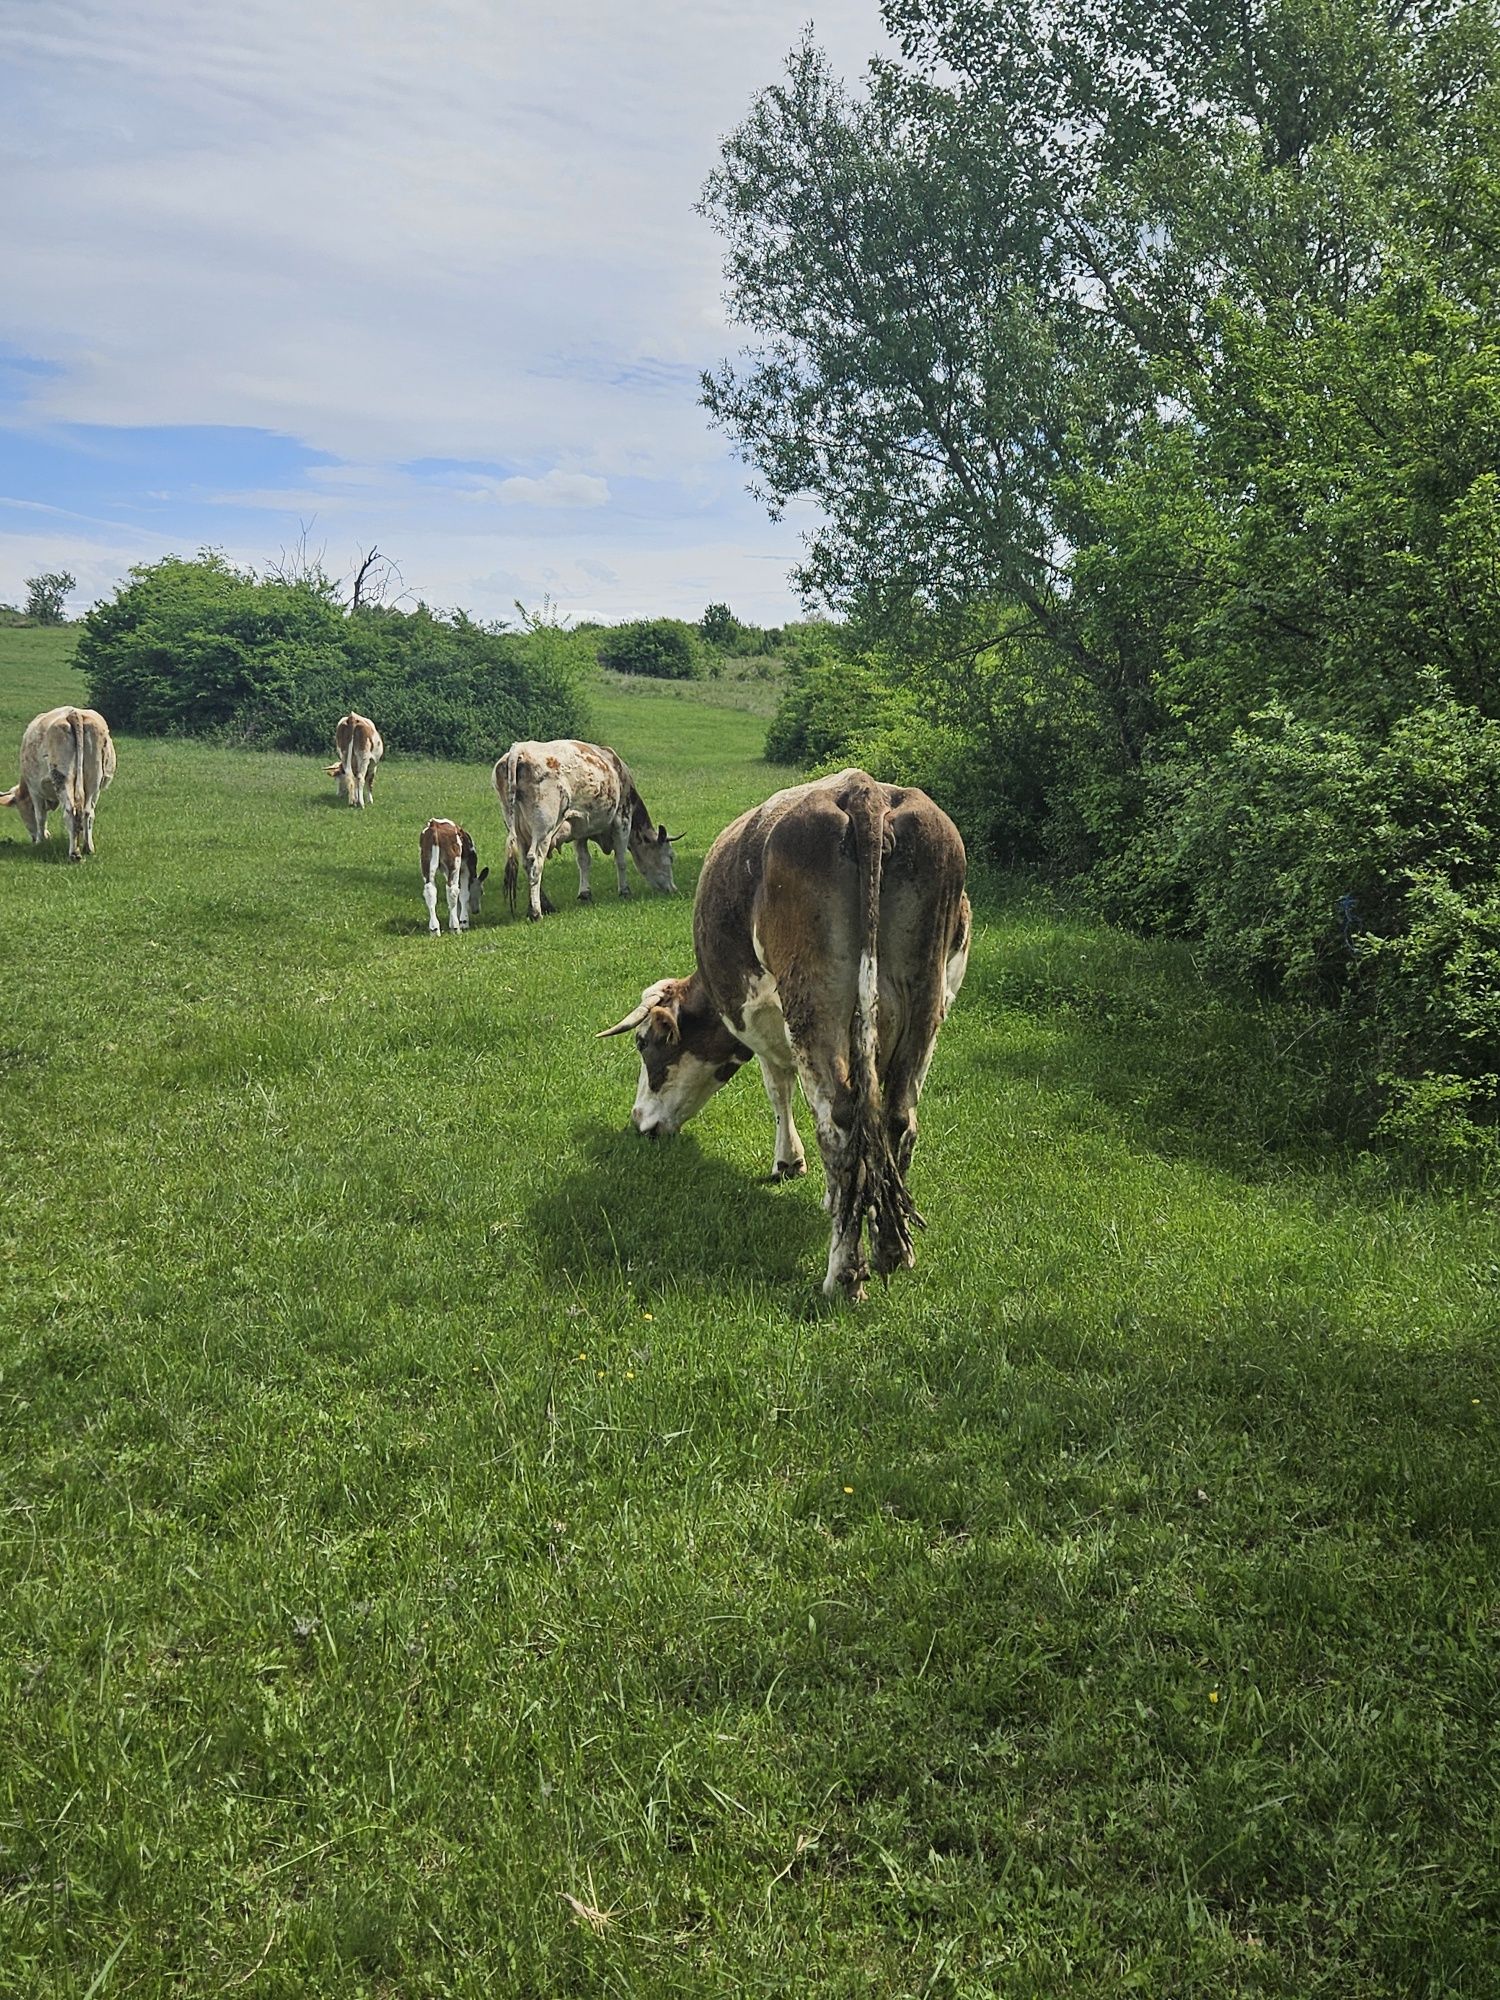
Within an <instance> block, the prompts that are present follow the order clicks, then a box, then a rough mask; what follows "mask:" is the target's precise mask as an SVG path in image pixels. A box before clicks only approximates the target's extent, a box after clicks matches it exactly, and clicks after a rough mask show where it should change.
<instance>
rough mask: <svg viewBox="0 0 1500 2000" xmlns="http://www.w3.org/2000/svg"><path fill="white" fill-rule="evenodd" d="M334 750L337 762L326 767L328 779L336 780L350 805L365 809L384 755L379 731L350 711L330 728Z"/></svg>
mask: <svg viewBox="0 0 1500 2000" xmlns="http://www.w3.org/2000/svg"><path fill="white" fill-rule="evenodd" d="M333 747H334V749H335V750H336V751H337V752H338V758H339V761H338V762H337V763H336V764H330V765H329V766H328V775H329V777H330V778H337V779H338V781H339V783H340V785H341V786H342V788H343V793H344V797H345V798H346V799H347V800H348V801H349V803H350V805H351V806H367V805H369V804H370V803H371V802H372V800H373V799H374V797H375V769H376V766H377V765H378V764H379V762H380V760H381V758H382V757H383V756H384V755H385V744H384V742H383V741H382V740H381V735H380V731H379V730H378V729H377V728H376V727H375V725H374V723H373V722H371V720H370V718H369V716H367V715H356V714H355V712H354V710H353V709H352V708H351V709H350V711H349V713H348V714H347V715H341V716H340V717H339V719H338V721H337V722H336V723H335V724H334V726H333Z"/></svg>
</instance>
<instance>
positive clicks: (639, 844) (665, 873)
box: [630, 798, 682, 896]
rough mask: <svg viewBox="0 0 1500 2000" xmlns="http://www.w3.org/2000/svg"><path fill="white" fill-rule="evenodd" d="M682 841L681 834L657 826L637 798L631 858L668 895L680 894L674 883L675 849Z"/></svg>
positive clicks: (633, 821) (633, 818)
mask: <svg viewBox="0 0 1500 2000" xmlns="http://www.w3.org/2000/svg"><path fill="white" fill-rule="evenodd" d="M681 838H682V835H681V834H680V833H668V832H667V829H666V828H665V827H664V826H653V825H652V824H651V815H650V813H648V812H647V811H646V808H645V807H644V806H643V805H642V804H641V802H640V799H639V798H637V799H636V802H635V811H634V813H633V814H632V816H631V821H630V858H631V859H632V860H633V861H634V863H635V865H636V867H637V868H639V869H640V871H641V873H642V874H643V875H644V876H645V878H646V880H647V881H648V882H649V883H650V884H651V886H652V888H653V889H660V890H661V892H662V894H663V895H664V896H675V895H676V894H677V884H676V883H675V882H674V881H673V880H672V847H673V844H674V842H676V841H679V840H681Z"/></svg>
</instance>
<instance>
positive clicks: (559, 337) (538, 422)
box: [0, 0, 885, 624]
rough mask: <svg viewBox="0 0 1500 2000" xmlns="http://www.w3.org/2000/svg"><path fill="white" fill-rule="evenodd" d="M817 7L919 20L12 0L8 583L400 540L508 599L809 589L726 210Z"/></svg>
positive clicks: (819, 2)
mask: <svg viewBox="0 0 1500 2000" xmlns="http://www.w3.org/2000/svg"><path fill="white" fill-rule="evenodd" d="M809 24H810V25H811V27H812V30H813V33H814V36H815V38H816V40H817V41H818V42H819V43H820V44H821V46H823V47H824V48H825V49H826V50H827V51H828V53H829V54H830V56H831V57H832V59H833V61H834V63H835V65H836V66H837V67H838V68H839V69H840V70H841V71H842V73H843V74H844V75H845V76H847V77H849V78H850V79H851V80H854V79H857V77H858V76H859V74H860V72H861V71H862V69H863V67H864V64H865V62H866V61H867V60H868V58H869V57H870V56H871V55H872V54H874V53H876V52H877V51H878V50H879V49H881V48H882V47H883V46H885V44H884V42H883V39H882V35H881V30H880V23H879V18H878V12H877V5H876V0H756V3H755V4H752V5H749V6H746V5H743V4H738V0H636V4H634V5H629V6H627V5H621V4H616V5H610V4H608V0H488V4H486V0H373V4H372V0H360V4H355V0H243V4H241V5H239V6H229V5H226V4H224V0H0V178H3V185H4V188H5V200H4V202H3V204H0V603H5V602H9V603H18V602H19V601H20V600H21V599H22V598H23V597H24V594H25V592H24V579H25V578H26V577H28V576H31V575H35V574H37V573H39V572H40V571H44V570H52V571H55V570H68V571H71V572H72V573H73V574H74V575H75V576H76V577H77V579H78V587H77V589H76V590H75V591H74V592H73V595H72V597H71V598H70V600H69V610H70V612H72V613H73V614H75V615H76V614H78V613H80V612H82V611H83V610H85V609H86V608H87V606H88V605H89V604H91V603H93V602H95V601H97V600H98V599H100V598H102V597H108V596H110V595H111V594H112V593H113V591H114V589H115V587H116V586H117V585H118V584H119V582H120V581H121V580H122V579H123V577H124V575H125V573H126V571H127V570H128V569H129V567H130V566H131V565H132V564H134V563H141V562H151V561H154V560H156V559H157V558H159V557H161V556H163V555H167V554H177V555H192V554H194V553H195V552H196V551H197V550H198V549H199V548H201V547H215V548H221V549H223V550H224V551H225V552H226V553H227V554H228V555H229V556H230V557H231V558H233V559H234V560H235V561H237V562H242V563H247V564H250V565H252V566H254V567H256V568H261V567H263V566H264V565H265V564H266V563H267V562H276V561H278V560H280V559H282V558H283V556H289V555H295V554H296V553H297V552H298V551H299V550H305V551H306V552H307V553H309V554H311V555H314V556H320V557H321V559H322V561H323V564H324V566H325V567H326V568H327V570H328V571H329V572H330V574H332V575H335V576H340V577H347V576H349V575H350V574H352V572H353V569H354V567H355V566H356V564H357V561H358V558H359V555H360V553H361V552H362V551H363V550H366V549H368V548H369V547H371V546H372V545H374V544H378V546H379V548H380V549H381V551H382V552H383V553H385V554H386V555H388V556H390V557H391V558H393V559H394V560H395V562H396V563H397V564H398V565H399V569H400V580H401V581H400V584H398V586H397V588H400V587H401V585H404V586H405V590H406V592H407V593H408V595H407V598H406V600H405V601H407V602H414V601H415V600H416V599H418V598H420V599H422V600H424V601H425V602H427V603H428V604H431V605H434V606H437V607H444V608H448V607H453V606H462V607H463V608H464V609H465V610H467V611H469V612H470V613H471V614H472V615H474V616H475V617H479V618H507V619H513V618H514V615H515V613H514V605H515V602H516V600H518V599H519V600H520V602H521V603H522V604H524V605H526V606H527V608H528V609H530V610H539V609H541V608H542V607H543V606H544V605H545V604H547V603H548V602H549V601H550V604H551V606H552V607H553V609H554V611H555V613H556V614H557V615H560V616H566V617H570V618H573V619H581V618H600V619H604V620H618V619H625V618H635V617H644V616H652V615H661V614H667V615H672V616H677V617H687V618H697V617H699V616H700V615H701V613H702V612H703V610H704V608H705V607H706V606H707V605H708V604H710V603H716V602H723V603H728V604H729V605H730V607H731V608H732V610H733V611H734V612H735V613H736V615H738V616H739V617H741V618H744V619H748V620H751V621H753V622H756V623H761V624H776V623H781V622H782V621H784V620H785V619H787V618H789V617H794V616H796V615H797V613H798V608H799V607H798V600H797V598H796V596H795V594H794V593H793V592H792V590H791V588H790V586H789V584H788V581H787V575H788V571H789V569H790V568H791V566H792V564H793V563H794V562H795V561H796V560H797V557H798V554H799V552H800V546H801V538H802V535H803V533H804V532H805V531H806V530H807V528H808V527H809V526H810V525H811V523H812V521H813V519H814V517H813V515H812V514H811V512H810V511H809V510H806V509H804V510H803V511H802V512H801V513H800V514H799V511H798V509H797V508H796V507H793V508H792V509H790V510H789V511H788V513H787V515H786V516H785V517H784V518H783V520H781V521H780V522H778V523H773V522H771V521H770V520H769V519H768V518H767V516H766V513H765V510H764V508H763V506H762V505H761V504H760V503H759V502H758V501H756V500H755V499H754V498H752V497H751V496H750V494H749V493H748V492H747V491H746V486H747V480H748V474H747V470H746V468H745V466H744V465H743V464H741V463H739V462H738V461H737V460H736V458H735V457H734V455H733V452H732V449H731V447H730V445H729V443H728V440H727V439H726V438H725V437H724V436H723V435H722V434H721V433H720V432H718V431H716V430H715V429H714V428H713V427H712V426H711V425H710V423H709V420H708V418H707V415H706V413H705V412H704V411H703V410H702V409H701V408H700V407H699V404H698V378H699V374H700V371H701V370H703V369H704V368H711V367H713V366H715V365H716V364H717V363H718V362H719V361H720V360H722V359H725V358H727V357H730V356H733V355H734V354H736V353H738V352H740V351H741V350H742V349H743V348H744V347H745V346H746V345H747V344H748V343H749V341H750V338H751V336H750V335H749V334H748V333H747V332H746V331H745V330H744V329H739V328H735V327H732V326H730V325H729V324H728V323H727V321H726V318H725V314H724V309H723V304H722V297H721V294H722V289H723V287H722V280H721V264H722V245H721V244H720V242H719V240H718V238H717V237H715V235H714V234H713V232H712V231H711V230H710V228H709V226H708V224H707V223H706V222H704V221H703V220H702V218H700V217H699V216H697V215H696V214H695V213H694V212H693V209H694V203H695V202H696V201H697V199H698V197H699V193H700V191H701V188H702V185H703V182H704V180H705V179H706V178H707V176H708V174H709V173H710V172H711V171H712V169H713V167H714V165H715V164H716V161H717V158H718V148H719V143H720V141H721V139H722V138H723V136H724V135H725V134H727V133H728V132H729V131H731V130H732V129H733V128H734V127H735V126H736V125H737V124H738V123H739V122H740V121H741V119H742V118H743V117H744V115H745V113H746V111H747V110H748V108H749V105H750V102H751V99H752V97H753V96H754V94H755V92H756V91H758V90H760V89H762V88H764V87H765V86H767V85H769V84H772V83H774V82H775V81H776V80H777V79H778V77H779V76H780V74H781V71H782V67H783V64H784V62H785V59H786V56H787V54H788V53H789V51H790V50H791V49H792V48H793V47H794V45H795V44H796V43H797V41H798V40H799V39H800V37H801V34H802V32H803V30H804V28H806V27H807V26H808V25H809Z"/></svg>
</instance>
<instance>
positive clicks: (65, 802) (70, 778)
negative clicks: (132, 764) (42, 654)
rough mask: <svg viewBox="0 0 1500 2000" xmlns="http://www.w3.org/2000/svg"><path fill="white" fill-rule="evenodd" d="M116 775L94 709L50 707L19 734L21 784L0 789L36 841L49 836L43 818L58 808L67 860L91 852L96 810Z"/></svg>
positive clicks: (110, 745)
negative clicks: (64, 829) (66, 848)
mask: <svg viewBox="0 0 1500 2000" xmlns="http://www.w3.org/2000/svg"><path fill="white" fill-rule="evenodd" d="M114 774H115V746H114V739H113V738H112V737H111V735H110V733H109V724H108V723H107V722H106V721H105V720H104V717H103V716H102V715H101V714H100V713H99V711H98V710H97V709H96V708H49V709H47V710H46V711H45V712H44V713H43V714H41V715H38V716H34V717H33V718H32V720H31V721H30V722H29V723H28V724H27V725H26V730H25V733H24V735H23V736H22V738H21V776H20V782H19V783H18V784H16V785H14V786H12V788H11V790H10V791H8V792H4V793H0V806H14V807H15V808H16V810H17V811H18V812H19V813H20V814H21V817H22V820H23V821H24V823H25V826H26V830H27V832H28V833H29V834H30V835H31V838H32V841H33V843H35V844H40V843H41V842H42V841H44V840H45V839H46V837H47V817H48V814H49V813H50V812H51V811H52V810H53V808H54V807H59V806H60V807H61V808H62V815H63V821H64V824H65V825H66V826H67V829H68V859H69V860H70V861H81V860H82V859H83V857H84V856H85V855H86V854H92V853H93V851H94V810H95V807H96V806H97V805H98V803H99V794H100V793H101V792H102V791H103V790H104V788H105V786H106V785H107V784H108V783H109V781H110V779H111V778H113V776H114Z"/></svg>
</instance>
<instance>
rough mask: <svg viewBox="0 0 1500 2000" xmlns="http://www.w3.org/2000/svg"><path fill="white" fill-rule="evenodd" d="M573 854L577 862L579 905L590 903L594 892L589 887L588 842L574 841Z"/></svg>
mask: <svg viewBox="0 0 1500 2000" xmlns="http://www.w3.org/2000/svg"><path fill="white" fill-rule="evenodd" d="M573 853H574V855H575V856H576V857H577V861H578V900H579V902H580V903H592V902H593V900H594V892H593V890H592V889H591V888H590V887H589V867H590V861H589V844H588V842H587V841H586V840H575V841H574V842H573Z"/></svg>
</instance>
